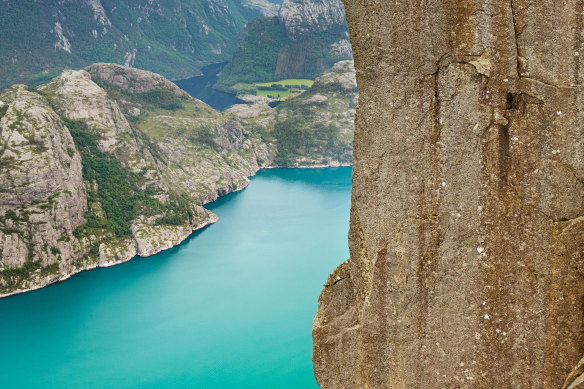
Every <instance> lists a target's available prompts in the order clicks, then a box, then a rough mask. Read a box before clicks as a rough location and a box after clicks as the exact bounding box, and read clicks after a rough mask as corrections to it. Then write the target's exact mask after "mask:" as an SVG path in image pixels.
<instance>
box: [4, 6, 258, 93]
mask: <svg viewBox="0 0 584 389" xmlns="http://www.w3.org/2000/svg"><path fill="white" fill-rule="evenodd" d="M89 3H90V2H88V1H83V2H57V1H34V0H18V1H8V2H7V1H0V31H1V32H2V39H1V40H0V52H2V53H4V55H2V56H0V88H3V87H7V86H10V85H12V84H14V83H17V82H20V83H22V82H24V83H29V84H32V85H39V84H42V83H45V82H47V81H48V80H50V79H51V78H53V77H54V76H56V75H57V74H58V73H59V72H60V71H61V70H63V69H65V68H82V67H85V66H87V65H89V64H91V63H94V62H116V63H121V64H123V63H124V62H125V61H126V58H127V55H128V54H135V61H134V63H133V65H134V66H136V67H139V68H143V69H147V70H152V71H154V72H157V73H161V74H163V75H165V76H167V77H169V78H186V77H189V76H192V75H194V74H196V73H197V71H198V70H199V69H200V68H201V67H202V66H204V65H205V64H209V63H216V62H222V61H226V60H229V59H230V58H231V56H232V55H233V53H234V52H235V50H236V49H237V46H238V44H239V41H240V38H241V34H242V31H243V28H244V25H245V24H246V23H247V21H249V20H251V19H253V18H256V17H259V16H261V15H260V13H259V12H258V11H256V10H252V9H250V8H248V7H245V6H244V5H243V4H242V3H241V1H239V0H222V1H221V3H220V4H216V2H209V1H190V0H173V1H167V2H158V3H157V4H156V12H147V11H146V10H147V9H149V7H151V5H150V3H151V2H150V1H149V0H134V1H131V2H128V1H121V0H101V4H102V5H103V7H104V10H105V15H107V18H108V19H109V22H111V25H109V23H108V24H107V25H104V24H102V23H100V21H99V18H96V15H95V13H94V11H93V10H92V8H91V7H90V5H89ZM47 15H54V17H48V16H47ZM57 22H58V23H59V24H60V28H61V29H62V33H63V35H64V37H65V38H66V39H67V40H68V42H69V44H70V48H69V50H70V51H71V52H70V53H69V52H67V51H65V50H61V49H55V42H57V41H59V38H58V37H57V32H56V31H57V27H56V23H57ZM106 23H107V22H106ZM203 26H205V27H206V28H203Z"/></svg>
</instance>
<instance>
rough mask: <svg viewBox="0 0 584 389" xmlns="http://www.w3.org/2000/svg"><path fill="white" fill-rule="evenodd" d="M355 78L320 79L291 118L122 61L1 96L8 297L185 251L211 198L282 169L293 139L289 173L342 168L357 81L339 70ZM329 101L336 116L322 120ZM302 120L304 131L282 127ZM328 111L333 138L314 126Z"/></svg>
mask: <svg viewBox="0 0 584 389" xmlns="http://www.w3.org/2000/svg"><path fill="white" fill-rule="evenodd" d="M350 69H352V68H351V67H346V66H344V65H342V64H341V65H339V67H338V71H339V73H338V77H337V76H333V75H331V76H329V78H326V77H325V78H323V80H325V81H323V82H321V83H320V84H319V83H317V84H318V85H320V89H315V90H314V91H308V92H307V94H306V96H304V97H303V100H302V99H298V102H297V103H296V104H299V106H301V107H302V108H301V109H300V110H298V111H294V113H291V112H292V111H290V113H287V112H288V111H287V110H293V109H296V108H294V106H293V105H291V106H287V105H282V108H278V109H276V110H273V109H272V108H270V107H269V106H267V104H266V105H265V106H266V107H267V108H268V109H269V110H270V113H269V114H268V115H267V120H265V122H264V119H266V117H260V116H259V115H258V116H256V117H253V118H252V117H251V116H248V117H247V118H243V117H244V116H245V115H237V114H236V113H237V112H227V113H221V112H218V111H215V110H213V109H212V108H210V107H209V106H207V105H206V104H204V103H202V102H201V101H199V100H196V99H194V98H192V97H190V96H189V95H187V94H186V93H185V92H183V91H182V90H181V89H179V88H178V87H177V86H176V85H174V84H173V83H171V82H170V81H168V80H167V79H165V78H164V77H162V76H159V75H157V74H154V73H150V72H147V71H143V70H138V69H134V68H127V67H124V66H120V65H115V64H95V65H92V66H90V67H88V68H86V69H85V70H78V71H70V70H69V71H65V72H63V73H62V74H61V75H60V76H58V77H56V78H55V79H53V80H52V81H51V82H49V83H47V84H45V85H42V86H40V87H38V88H37V89H32V88H29V87H26V86H23V85H16V86H13V87H12V88H10V89H6V90H4V91H3V92H1V93H0V142H1V143H0V166H1V167H2V169H0V247H1V249H0V297H1V296H4V295H10V294H13V293H18V292H21V291H26V290H30V289H35V288H39V287H42V286H44V285H47V284H50V283H52V282H57V281H60V280H63V279H66V278H67V277H69V276H70V275H71V274H74V273H76V272H79V271H82V270H85V269H91V268H94V267H97V266H110V265H114V264H117V263H121V262H124V261H127V260H130V259H131V258H132V257H134V256H136V255H138V256H149V255H152V254H155V253H157V252H160V251H162V250H165V249H167V248H170V247H172V246H174V245H176V244H178V243H180V242H181V241H183V240H184V239H185V238H186V237H187V236H188V235H189V234H190V233H191V232H192V231H193V230H195V229H198V228H201V227H203V226H205V225H207V224H209V223H213V222H215V221H216V220H217V218H216V216H215V215H213V214H212V213H211V212H209V211H207V210H205V209H204V208H203V205H204V204H205V203H207V202H210V201H213V200H215V199H216V198H217V197H219V196H222V195H225V194H227V193H229V192H232V191H235V190H239V189H242V188H243V187H245V186H246V185H247V184H248V183H249V179H248V177H249V176H252V175H254V174H255V173H256V172H257V170H258V169H260V168H262V167H269V166H275V165H276V164H281V163H276V162H274V160H275V158H279V159H281V157H280V155H281V153H280V152H279V151H278V148H282V150H284V149H285V148H284V145H285V144H287V143H289V142H290V139H291V138H290V137H289V135H292V136H296V135H298V136H301V138H300V142H305V141H306V142H309V143H307V144H306V145H305V146H301V147H300V148H299V149H293V153H291V152H288V154H286V155H291V156H293V158H292V157H290V159H289V160H290V161H293V163H287V164H288V165H293V164H295V163H296V162H297V161H300V162H298V163H296V164H302V165H305V166H315V165H321V164H331V165H334V164H338V163H339V162H337V160H340V159H341V157H342V162H343V163H346V162H347V161H349V160H350V154H347V153H349V151H348V150H346V149H345V148H346V147H348V145H349V139H350V137H351V135H352V127H350V126H349V123H352V120H350V118H349V117H348V116H347V115H351V114H352V112H353V111H351V110H349V105H351V104H353V105H354V101H353V100H354V98H355V93H354V79H353V78H352V77H354V74H352V75H351V77H349V78H350V79H347V77H346V76H344V75H343V74H345V73H347V72H349V73H350ZM326 80H328V81H326ZM335 80H336V81H335ZM327 85H328V86H327ZM332 85H336V86H335V87H332ZM331 88H332V89H331ZM343 88H344V89H343ZM345 89H346V90H345ZM315 96H316V97H315ZM319 96H320V97H319ZM326 96H328V97H326ZM323 99H324V100H323ZM327 99H328V100H327ZM325 100H327V101H325ZM302 101H304V102H303V103H302ZM351 101H353V102H351ZM323 104H328V105H327V107H328V108H326V109H327V110H328V109H331V110H332V108H333V107H335V109H336V111H334V112H333V113H330V114H324V113H323V111H322V109H323V108H324V106H325V105H323ZM240 108H241V107H240ZM244 108H245V109H248V110H249V109H251V110H254V109H256V108H255V105H250V106H245V107H244ZM292 114H294V115H298V118H299V127H298V128H299V130H295V129H294V128H291V127H290V128H289V127H286V129H280V130H275V128H276V127H275V126H276V125H277V123H279V122H281V121H285V117H289V116H291V115H292ZM304 114H305V115H307V117H306V118H303V117H302V115H304ZM319 115H324V116H322V118H323V119H324V120H325V121H326V123H325V124H326V125H327V126H328V127H326V129H327V131H328V132H326V131H325V132H326V139H328V140H329V142H328V143H327V142H326V141H325V142H324V143H323V139H325V138H321V137H320V132H318V131H317V135H311V134H310V129H309V127H308V126H307V124H306V123H307V122H308V121H309V120H312V119H311V118H310V117H312V116H319ZM327 115H328V116H327ZM343 115H344V116H343ZM240 116H241V117H240ZM262 123H264V124H265V125H263V124H262ZM300 123H304V124H302V125H300ZM323 125H324V124H323ZM288 131H290V133H288ZM307 134H308V135H310V136H307ZM341 144H342V146H341V148H343V152H342V153H341V152H339V150H338V147H339V145H341ZM319 154H322V158H318V155H319Z"/></svg>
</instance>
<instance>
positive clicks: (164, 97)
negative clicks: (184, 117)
mask: <svg viewBox="0 0 584 389" xmlns="http://www.w3.org/2000/svg"><path fill="white" fill-rule="evenodd" d="M95 82H96V84H98V85H99V86H100V87H102V88H103V89H105V90H106V91H107V92H108V95H109V96H110V97H111V98H113V99H115V100H118V101H120V100H125V101H130V102H135V103H139V104H141V105H145V107H144V108H146V109H151V110H152V109H157V108H161V109H166V110H169V111H176V110H178V109H181V108H183V104H182V103H183V102H184V101H185V100H186V99H187V97H183V96H177V95H176V94H175V93H174V91H172V90H170V89H165V88H164V87H161V88H160V89H153V90H151V91H148V92H141V93H131V92H128V91H125V90H122V89H119V88H118V87H116V86H114V85H111V84H108V83H104V82H101V81H99V80H96V81H95ZM135 121H139V118H136V120H135Z"/></svg>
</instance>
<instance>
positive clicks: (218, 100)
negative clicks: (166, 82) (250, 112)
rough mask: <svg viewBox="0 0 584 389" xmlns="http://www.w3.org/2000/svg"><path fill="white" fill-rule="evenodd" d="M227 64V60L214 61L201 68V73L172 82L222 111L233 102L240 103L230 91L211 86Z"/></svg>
mask: <svg viewBox="0 0 584 389" xmlns="http://www.w3.org/2000/svg"><path fill="white" fill-rule="evenodd" d="M225 65H227V62H222V63H215V64H211V65H208V66H205V67H204V68H202V69H201V71H202V72H203V75H201V76H197V77H191V78H187V79H184V80H178V81H175V82H174V83H175V84H176V85H178V86H179V87H180V88H181V89H182V90H184V91H185V92H187V93H188V94H189V95H191V96H193V97H195V98H197V99H199V100H201V101H204V102H205V103H207V104H209V105H210V106H211V107H213V108H215V109H216V110H219V111H224V110H226V109H227V108H229V107H230V106H232V105H233V104H242V103H244V102H243V101H242V100H240V99H238V98H237V97H235V95H233V94H230V93H225V92H221V91H218V90H217V89H215V88H213V87H214V86H215V84H216V83H217V81H218V80H219V73H220V72H221V70H223V68H224V67H225Z"/></svg>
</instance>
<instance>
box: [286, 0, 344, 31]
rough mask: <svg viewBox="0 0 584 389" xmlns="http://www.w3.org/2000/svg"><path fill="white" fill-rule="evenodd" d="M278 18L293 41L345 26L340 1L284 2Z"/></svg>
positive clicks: (303, 0) (289, 0) (308, 0)
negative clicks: (306, 35) (307, 34)
mask: <svg viewBox="0 0 584 389" xmlns="http://www.w3.org/2000/svg"><path fill="white" fill-rule="evenodd" d="M278 18H279V19H280V21H281V22H282V24H283V25H284V26H285V27H286V30H287V31H288V33H289V36H290V37H292V38H293V39H294V38H295V37H300V36H301V35H303V34H305V33H307V32H319V31H326V30H329V29H331V28H334V27H336V26H339V25H344V24H346V19H345V9H344V6H343V3H342V2H341V0H284V2H283V3H282V7H280V11H279V12H278Z"/></svg>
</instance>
